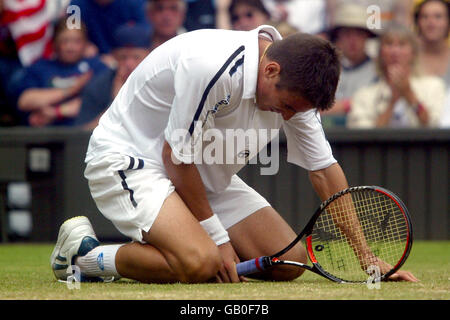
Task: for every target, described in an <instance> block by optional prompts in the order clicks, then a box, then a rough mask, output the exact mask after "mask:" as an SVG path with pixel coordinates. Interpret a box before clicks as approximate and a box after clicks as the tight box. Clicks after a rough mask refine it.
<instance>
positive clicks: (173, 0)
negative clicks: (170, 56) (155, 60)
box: [148, 0, 186, 50]
mask: <svg viewBox="0 0 450 320" xmlns="http://www.w3.org/2000/svg"><path fill="white" fill-rule="evenodd" d="M185 18H186V3H185V1H184V0H149V6H148V19H149V20H150V22H151V24H152V27H153V33H152V36H151V37H152V39H151V42H152V47H151V50H153V49H155V48H156V47H158V46H159V45H161V44H163V43H164V42H166V41H167V40H169V39H171V38H173V37H175V36H176V35H178V34H180V33H183V32H185V31H186V30H185V29H184V27H183V24H184V21H185Z"/></svg>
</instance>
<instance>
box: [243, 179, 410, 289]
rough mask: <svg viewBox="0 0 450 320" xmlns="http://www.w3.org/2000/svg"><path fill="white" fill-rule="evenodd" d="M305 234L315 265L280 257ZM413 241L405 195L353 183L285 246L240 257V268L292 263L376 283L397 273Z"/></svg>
mask: <svg viewBox="0 0 450 320" xmlns="http://www.w3.org/2000/svg"><path fill="white" fill-rule="evenodd" d="M303 238H305V244H306V251H307V254H308V257H309V260H310V261H311V262H312V266H309V265H306V264H303V263H300V262H296V261H285V260H281V259H280V256H282V255H283V254H285V253H286V252H288V251H289V250H290V249H291V248H292V247H293V246H295V245H296V244H297V243H298V242H299V241H300V240H302V239H303ZM411 246H412V225H411V220H410V217H409V214H408V210H407V208H406V206H405V205H404V204H403V202H402V201H401V200H400V198H399V197H398V196H396V195H395V194H394V193H392V192H391V191H389V190H386V189H384V188H381V187H377V186H360V187H352V188H348V189H345V190H343V191H340V192H338V193H336V194H334V195H333V196H331V197H330V198H329V199H328V200H326V201H324V202H322V204H321V205H320V207H319V208H318V209H317V210H316V212H315V213H314V215H313V216H312V218H311V220H310V221H309V222H308V224H307V225H306V226H305V228H304V229H303V230H302V232H300V234H299V235H298V236H297V237H296V238H295V239H294V241H292V242H291V243H290V244H289V245H288V246H287V247H286V248H284V249H283V250H281V251H279V252H277V253H275V254H274V255H272V256H263V257H258V258H256V259H252V260H248V261H244V262H241V263H239V264H237V266H236V268H237V273H238V274H239V275H240V276H243V275H249V274H252V273H257V272H261V271H263V270H266V269H268V268H271V267H273V266H277V265H292V266H297V267H300V268H304V269H307V270H310V271H312V272H315V273H316V274H318V275H320V276H323V277H325V278H327V279H329V280H332V281H335V282H339V283H353V282H358V283H368V282H372V283H373V282H375V281H382V280H386V279H388V278H389V276H390V275H392V274H393V273H395V272H396V271H397V270H398V269H399V268H400V267H401V266H402V265H403V263H404V262H405V261H406V259H407V258H408V255H409V252H410V250H411Z"/></svg>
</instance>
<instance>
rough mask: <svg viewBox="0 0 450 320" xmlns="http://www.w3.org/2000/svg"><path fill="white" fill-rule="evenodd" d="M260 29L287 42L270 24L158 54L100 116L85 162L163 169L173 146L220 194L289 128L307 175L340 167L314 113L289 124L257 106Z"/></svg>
mask: <svg viewBox="0 0 450 320" xmlns="http://www.w3.org/2000/svg"><path fill="white" fill-rule="evenodd" d="M260 31H265V32H267V33H269V34H270V35H271V36H272V38H273V39H274V40H275V41H276V40H280V39H281V36H280V34H279V33H278V31H277V30H276V29H274V28H273V27H270V26H261V27H258V28H257V29H255V30H252V31H231V30H218V29H211V30H209V29H208V30H197V31H193V32H189V33H184V34H181V35H179V36H177V37H175V38H172V39H171V40H169V41H167V42H166V43H164V44H163V45H161V46H159V47H157V48H156V49H155V50H153V51H152V52H151V53H150V54H149V55H148V56H147V57H146V58H145V59H144V60H143V61H142V62H141V64H140V65H139V66H138V67H137V68H136V69H135V70H134V71H133V73H132V74H131V75H130V76H129V78H128V80H127V81H126V82H125V84H124V85H123V87H122V88H121V89H120V91H119V93H118V95H117V97H116V98H115V99H114V101H113V103H112V104H111V106H110V107H109V108H108V110H107V111H106V112H105V113H104V114H103V116H102V117H101V119H100V122H99V125H98V126H97V128H95V130H94V131H93V134H92V136H91V139H90V142H89V147H88V151H87V155H86V162H89V161H90V160H91V159H93V158H95V157H99V156H105V155H107V154H111V153H122V154H126V155H129V156H133V157H138V158H142V159H144V160H145V162H146V165H152V164H154V165H155V166H160V167H161V164H162V157H161V153H162V146H163V144H164V141H165V140H166V141H167V142H168V143H169V144H170V146H171V147H172V151H173V154H174V156H176V158H178V159H179V160H180V161H182V162H184V163H196V165H197V168H198V170H199V173H200V175H201V177H202V180H203V182H204V184H205V187H206V188H207V189H208V190H211V191H213V192H220V191H222V190H224V189H225V188H226V187H227V186H228V185H229V183H230V180H231V177H232V176H233V175H234V174H236V173H237V172H238V171H239V170H240V169H241V168H242V167H243V166H244V165H245V160H248V159H252V158H253V157H254V156H255V155H256V154H257V153H258V152H259V151H260V150H261V149H262V148H263V147H264V145H265V144H267V142H268V141H270V139H271V138H273V136H270V134H271V132H273V131H270V130H271V129H272V130H278V129H280V128H281V127H283V129H284V131H285V134H286V139H287V146H288V161H289V162H291V163H294V164H297V165H299V166H301V167H303V168H305V169H307V170H318V169H323V168H326V167H328V166H330V165H331V164H333V163H335V162H336V160H335V159H334V157H333V155H332V151H331V148H330V145H329V143H328V141H327V140H326V137H325V134H324V132H323V129H322V125H321V123H320V117H319V115H318V114H317V113H316V112H315V110H310V111H307V112H301V113H297V114H296V115H295V116H294V117H292V118H291V119H290V120H288V121H284V120H283V118H282V117H281V115H280V114H278V113H274V112H270V111H262V110H260V109H258V108H257V105H256V103H255V94H256V81H257V70H258V64H259V47H258V34H259V32H260ZM265 133H266V135H264V134H265ZM233 135H234V136H233ZM242 135H244V136H246V137H247V138H246V139H244V140H242V141H244V143H240V142H239V137H242ZM267 136H269V138H267ZM255 137H256V139H253V138H255ZM233 141H235V142H234V143H233ZM242 141H241V142H242ZM205 155H206V156H205ZM211 156H212V157H213V161H211ZM207 158H208V159H207ZM242 158H245V159H244V161H243V160H242ZM217 159H222V161H218V160H217Z"/></svg>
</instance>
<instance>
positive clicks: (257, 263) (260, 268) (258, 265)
mask: <svg viewBox="0 0 450 320" xmlns="http://www.w3.org/2000/svg"><path fill="white" fill-rule="evenodd" d="M255 265H256V268H258V270H259V271H264V269H263V268H262V267H261V265H260V264H259V258H256V259H255Z"/></svg>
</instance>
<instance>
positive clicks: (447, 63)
mask: <svg viewBox="0 0 450 320" xmlns="http://www.w3.org/2000/svg"><path fill="white" fill-rule="evenodd" d="M414 21H415V23H416V27H417V33H418V36H419V40H420V41H419V48H420V50H419V66H420V67H421V69H422V70H423V72H424V73H425V74H430V75H436V76H439V77H442V78H443V79H444V81H445V84H446V87H447V88H449V87H450V47H449V45H448V41H447V39H448V35H449V25H450V2H448V1H444V0H425V1H422V2H421V3H420V4H419V5H418V6H417V7H416V10H415V14H414Z"/></svg>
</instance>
